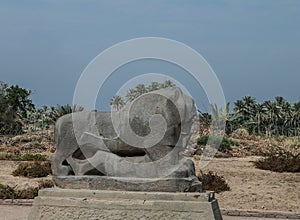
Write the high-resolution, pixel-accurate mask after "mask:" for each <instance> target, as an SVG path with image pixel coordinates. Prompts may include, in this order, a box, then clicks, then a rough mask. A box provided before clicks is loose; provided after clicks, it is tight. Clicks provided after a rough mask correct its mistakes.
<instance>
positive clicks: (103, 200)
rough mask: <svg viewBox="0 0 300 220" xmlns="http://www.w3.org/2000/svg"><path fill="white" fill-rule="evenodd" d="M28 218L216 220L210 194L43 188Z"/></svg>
mask: <svg viewBox="0 0 300 220" xmlns="http://www.w3.org/2000/svg"><path fill="white" fill-rule="evenodd" d="M29 219H32V220H35V219H62V220H65V219H105V220H106V219H128V220H135V219H138V220H140V219H153V220H161V219H166V220H167V219H168V220H169V219H174V220H177V219H178V220H183V219H185V220H194V219H203V220H212V219H216V220H220V219H222V216H221V213H220V212H219V207H218V203H217V201H216V200H215V198H214V196H213V195H212V194H211V193H156V192H124V191H122V192H116V191H99V190H62V189H46V190H41V191H40V192H39V196H38V197H37V198H36V199H35V201H34V205H33V208H32V210H31V213H30V215H29Z"/></svg>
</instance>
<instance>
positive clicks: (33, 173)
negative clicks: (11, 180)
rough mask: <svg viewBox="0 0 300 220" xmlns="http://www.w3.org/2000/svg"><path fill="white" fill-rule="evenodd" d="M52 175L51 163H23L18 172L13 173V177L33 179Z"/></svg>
mask: <svg viewBox="0 0 300 220" xmlns="http://www.w3.org/2000/svg"><path fill="white" fill-rule="evenodd" d="M49 174H51V165H50V162H37V161H35V162H34V163H32V162H27V163H21V164H19V166H18V167H17V169H16V170H14V171H13V172H12V175H13V176H24V177H31V178H39V177H45V176H48V175H49Z"/></svg>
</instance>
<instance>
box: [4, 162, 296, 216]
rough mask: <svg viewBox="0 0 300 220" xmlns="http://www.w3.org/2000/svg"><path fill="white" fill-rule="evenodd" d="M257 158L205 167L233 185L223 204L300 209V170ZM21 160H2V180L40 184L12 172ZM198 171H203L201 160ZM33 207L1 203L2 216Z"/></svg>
mask: <svg viewBox="0 0 300 220" xmlns="http://www.w3.org/2000/svg"><path fill="white" fill-rule="evenodd" d="M256 159H258V157H247V158H214V159H213V160H212V161H210V162H209V163H208V165H207V166H206V167H204V169H203V171H204V172H207V171H209V170H210V171H214V172H217V173H218V175H223V176H224V177H225V179H226V181H227V182H228V184H229V186H230V187H231V191H227V192H222V193H219V194H217V195H216V197H217V199H218V201H219V205H220V207H221V208H229V209H259V210H277V211H291V212H300V173H275V172H271V171H264V170H259V169H256V168H255V167H254V166H253V164H252V163H251V161H254V160H256ZM18 163H19V162H15V161H1V160H0V167H1V169H0V183H1V184H8V185H10V186H16V188H18V189H22V188H27V187H30V186H37V185H38V182H37V181H38V179H28V178H24V177H13V176H12V175H11V172H12V171H13V170H14V169H15V168H16V167H17V164H18ZM196 172H199V166H198V163H197V162H196ZM47 178H48V179H49V178H51V177H47ZM29 210H30V207H28V206H7V205H4V206H3V205H0V213H1V214H0V219H7V220H12V219H26V218H27V215H28V213H29ZM12 216H13V217H12ZM224 219H225V220H231V219H232V220H235V219H236V220H239V219H245V220H247V219H249V220H258V219H260V218H246V217H241V218H235V217H230V216H225V217H224Z"/></svg>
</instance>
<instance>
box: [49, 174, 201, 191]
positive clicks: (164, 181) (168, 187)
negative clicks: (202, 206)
mask: <svg viewBox="0 0 300 220" xmlns="http://www.w3.org/2000/svg"><path fill="white" fill-rule="evenodd" d="M53 181H54V182H55V185H56V186H58V187H60V188H63V189H91V190H116V191H145V192H151V191H154V192H155V191H156V192H157V191H159V192H201V191H202V184H201V182H200V181H199V180H198V179H195V178H192V177H187V178H159V179H151V178H149V179H146V178H127V177H107V176H54V177H53Z"/></svg>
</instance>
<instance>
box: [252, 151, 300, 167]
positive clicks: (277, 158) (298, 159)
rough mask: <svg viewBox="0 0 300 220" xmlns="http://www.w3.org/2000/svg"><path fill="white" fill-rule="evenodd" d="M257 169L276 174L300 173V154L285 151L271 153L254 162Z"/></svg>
mask: <svg viewBox="0 0 300 220" xmlns="http://www.w3.org/2000/svg"><path fill="white" fill-rule="evenodd" d="M253 163H254V165H255V167H257V168H259V169H263V170H271V171H274V172H300V154H298V155H293V154H292V153H291V152H288V151H283V152H278V153H276V154H275V153H274V154H272V153H269V155H268V156H267V157H264V158H261V159H259V160H257V161H254V162H253Z"/></svg>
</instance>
